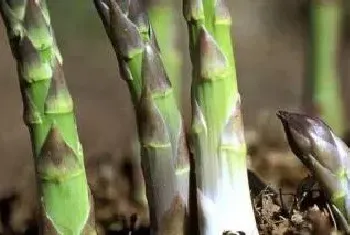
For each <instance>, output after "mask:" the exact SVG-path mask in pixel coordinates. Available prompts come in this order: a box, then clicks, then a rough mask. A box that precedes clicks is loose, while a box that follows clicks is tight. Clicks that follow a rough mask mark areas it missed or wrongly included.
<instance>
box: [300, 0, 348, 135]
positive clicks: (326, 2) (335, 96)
mask: <svg viewBox="0 0 350 235" xmlns="http://www.w3.org/2000/svg"><path fill="white" fill-rule="evenodd" d="M341 21H342V1H341V0H312V1H311V32H310V33H311V35H310V38H311V41H310V45H309V47H310V52H309V53H310V57H309V60H308V63H309V70H310V71H309V72H310V77H308V78H307V79H306V80H305V82H306V83H307V85H306V90H305V96H311V97H309V98H308V97H305V98H307V100H306V106H309V108H308V107H306V108H307V109H309V110H310V109H311V111H312V113H314V114H315V115H317V116H320V118H322V119H323V120H325V121H326V122H327V123H328V124H329V125H330V126H331V127H332V128H333V130H334V132H335V133H336V134H338V135H343V134H344V132H345V128H346V126H345V120H344V115H345V114H344V104H343V103H342V94H341V90H340V79H339V74H338V52H339V46H340V38H341ZM310 101H311V102H310ZM308 102H310V104H308Z"/></svg>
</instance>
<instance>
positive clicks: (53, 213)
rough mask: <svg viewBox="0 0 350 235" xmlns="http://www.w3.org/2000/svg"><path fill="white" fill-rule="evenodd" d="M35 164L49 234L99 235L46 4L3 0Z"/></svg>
mask: <svg viewBox="0 0 350 235" xmlns="http://www.w3.org/2000/svg"><path fill="white" fill-rule="evenodd" d="M1 15H2V18H3V20H4V22H5V25H6V27H7V32H8V37H9V40H10V44H11V48H12V53H13V56H14V57H15V59H16V61H17V68H18V74H19V78H20V88H21V93H22V99H23V105H24V122H25V123H26V125H27V126H28V128H29V130H30V137H31V141H32V149H33V155H34V161H35V169H36V178H37V183H38V186H39V187H38V188H39V201H40V205H41V208H42V217H41V219H42V221H41V222H42V226H41V230H42V232H43V234H75V235H78V234H96V232H95V225H94V218H93V216H94V215H93V205H92V199H91V196H90V191H89V188H88V184H87V180H86V175H85V167H84V158H83V149H82V146H81V144H80V142H79V138H78V133H77V127H76V123H75V117H74V113H73V101H72V98H71V96H70V94H69V91H68V89H67V87H66V83H65V78H64V74H63V69H62V57H61V55H60V52H59V50H58V48H57V46H56V42H55V38H54V33H53V30H52V28H51V25H50V17H49V13H48V10H47V7H46V2H45V1H44V0H2V1H1Z"/></svg>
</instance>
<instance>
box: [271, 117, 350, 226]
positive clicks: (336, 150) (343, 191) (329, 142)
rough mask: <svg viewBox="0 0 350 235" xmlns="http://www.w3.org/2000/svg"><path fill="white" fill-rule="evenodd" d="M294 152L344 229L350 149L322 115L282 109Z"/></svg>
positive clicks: (348, 218)
mask: <svg viewBox="0 0 350 235" xmlns="http://www.w3.org/2000/svg"><path fill="white" fill-rule="evenodd" d="M277 115H278V117H279V118H280V120H281V122H282V124H283V126H284V130H285V132H286V135H287V138H288V142H289V145H290V147H291V149H292V151H293V153H294V154H295V155H296V156H297V157H298V158H299V159H300V160H301V162H302V163H303V164H304V165H305V166H306V167H307V168H308V169H309V170H310V172H311V173H312V174H313V175H314V177H315V179H316V180H317V181H318V182H319V183H320V185H321V186H322V189H323V190H324V191H325V193H326V196H327V198H328V200H329V201H330V202H331V203H332V207H333V209H334V212H335V214H336V215H337V216H338V219H339V221H340V223H341V224H342V227H343V229H345V230H346V231H347V232H350V230H349V222H350V196H349V189H350V188H349V173H350V150H349V148H348V147H347V146H346V144H345V143H344V142H343V141H342V140H341V139H340V138H339V137H337V136H336V135H335V134H334V133H333V132H332V129H331V128H330V127H329V126H328V125H327V124H325V123H324V122H323V121H322V120H321V119H319V118H314V117H309V116H307V115H304V114H297V113H289V112H286V111H279V112H278V114H277Z"/></svg>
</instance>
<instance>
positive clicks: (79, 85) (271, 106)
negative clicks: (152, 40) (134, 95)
mask: <svg viewBox="0 0 350 235" xmlns="http://www.w3.org/2000/svg"><path fill="white" fill-rule="evenodd" d="M176 2H178V3H176V4H175V5H176V9H175V11H176V17H177V20H176V24H177V25H179V31H178V39H179V40H178V45H179V50H181V52H183V65H184V68H183V76H182V79H183V89H182V93H183V98H182V99H183V101H182V102H183V104H184V105H183V114H184V117H185V120H186V123H187V125H188V124H189V117H190V114H189V111H190V109H189V108H190V107H189V106H188V104H189V102H188V101H189V90H190V87H189V85H190V81H191V65H190V60H189V52H188V38H187V30H186V23H185V21H184V20H183V17H182V5H181V2H182V1H176ZM228 2H229V7H230V11H231V13H232V16H233V30H232V36H233V38H234V43H235V55H236V65H237V73H238V83H239V89H240V92H241V96H242V102H243V115H244V123H245V125H246V130H247V133H248V134H251V135H249V136H248V137H247V138H248V139H249V138H251V139H249V140H251V141H252V142H254V141H257V140H256V135H257V134H256V133H257V132H258V130H260V129H261V128H260V125H261V119H264V118H265V119H266V118H267V117H268V118H270V119H271V120H272V121H271V122H272V124H271V125H272V126H274V125H277V126H278V125H279V123H278V122H277V121H275V120H274V118H272V116H273V115H274V112H275V111H276V110H278V109H287V110H294V111H298V110H301V107H302V100H303V86H304V85H303V80H304V78H305V76H306V57H307V55H306V51H307V48H306V47H307V42H308V40H309V39H308V31H309V26H308V23H309V21H308V20H309V18H308V17H309V15H308V7H307V6H308V2H309V1H308V0H293V1H283V0H229V1H228ZM48 4H49V8H50V10H51V18H52V22H53V27H54V30H55V34H56V38H57V43H58V46H59V48H60V49H61V52H62V55H63V58H64V70H65V75H66V80H67V83H68V87H69V89H70V91H71V93H72V96H73V99H74V101H75V110H76V115H77V123H78V128H79V133H80V138H81V142H82V144H83V146H84V151H85V157H86V162H87V167H88V169H89V172H88V174H89V175H88V177H89V181H90V182H91V183H92V184H93V183H94V182H95V181H94V172H96V169H95V166H97V165H96V164H99V163H98V160H96V159H101V156H102V158H105V159H107V161H111V162H113V164H115V165H117V166H118V165H120V164H119V163H121V162H125V161H129V160H130V159H137V155H138V153H137V147H135V145H134V144H133V143H134V142H135V141H134V140H135V138H136V126H135V124H136V123H135V118H134V111H133V108H132V104H131V101H130V96H129V92H128V89H127V86H126V83H125V82H124V81H123V80H122V79H120V77H119V72H118V65H117V60H116V57H115V55H114V51H113V49H112V47H111V45H110V43H109V41H108V38H107V36H106V33H105V31H104V28H103V27H102V23H101V21H100V19H99V18H98V15H97V13H96V10H95V8H94V5H93V1H92V0H91V1H86V0H84V1H83V0H75V1H70V0H60V1H57V0H49V1H48ZM348 5H349V4H348ZM349 23H350V18H349V17H347V15H345V18H344V21H343V25H342V35H341V49H340V50H339V55H338V57H339V61H340V63H339V74H340V78H341V84H342V85H341V89H342V91H343V94H344V101H345V104H346V109H345V110H346V114H347V119H346V120H349V118H348V117H349V114H350V113H349V112H350V107H349V104H350V93H349V92H347V91H348V90H349V89H350V74H349V72H350V66H349V65H350V64H349V59H350V47H349V45H350V43H349V42H350V37H349V35H350V34H349V32H350V28H349V26H348V24H349ZM0 107H1V108H0V198H4V197H8V196H9V195H10V194H11V193H12V192H14V191H21V192H22V193H23V194H24V195H25V197H24V198H25V199H24V200H26V201H27V202H28V203H27V204H29V206H28V205H27V204H26V203H22V204H23V205H22V204H21V206H22V207H26V206H27V207H32V206H34V205H33V202H34V194H35V190H34V189H35V188H34V174H33V162H32V153H31V146H30V140H29V134H28V131H27V129H26V127H25V125H24V124H23V121H22V103H21V96H20V91H19V83H18V77H17V71H16V67H15V61H14V59H13V57H12V55H11V52H10V47H9V42H8V39H7V35H6V31H5V29H4V25H3V23H2V22H1V21H0ZM266 113H267V115H266ZM265 119H264V120H265ZM270 119H268V120H270ZM266 120H267V119H266ZM273 123H275V124H273ZM346 123H347V122H346ZM269 125H270V124H269ZM265 128H266V126H265ZM268 128H269V129H268V130H273V127H271V129H270V127H268ZM278 128H280V127H279V126H278V127H277V129H278ZM265 131H266V129H265ZM254 133H255V134H254ZM254 136H255V137H254ZM274 138H277V139H278V138H282V139H283V135H280V134H277V137H276V136H275V137H274ZM277 142H278V141H277ZM130 161H131V160H130ZM108 164H109V163H108ZM108 164H107V165H108ZM111 164H112V163H111ZM118 169H119V168H118ZM118 169H117V170H115V172H114V174H116V175H122V174H123V172H122V169H119V170H118ZM293 169H294V168H293ZM269 174H271V175H274V176H276V173H275V172H273V171H271V172H270V173H269ZM267 178H268V177H267ZM120 181H123V182H119V181H118V182H115V184H120V185H123V186H120V187H129V186H126V185H127V184H125V182H124V181H127V179H126V178H125V179H124V178H123V177H121V178H120ZM122 191H123V190H122ZM124 191H127V190H124ZM127 194H128V193H127V192H125V195H126V196H125V197H127ZM24 205H25V206H24ZM118 208H120V206H119V207H118ZM28 213H29V212H28ZM22 214H25V213H22ZM19 221H20V220H19ZM22 222H23V221H22ZM18 223H21V222H18ZM23 223H24V222H23Z"/></svg>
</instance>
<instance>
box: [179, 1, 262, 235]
mask: <svg viewBox="0 0 350 235" xmlns="http://www.w3.org/2000/svg"><path fill="white" fill-rule="evenodd" d="M184 16H185V19H186V20H187V23H188V30H189V36H190V54H191V60H192V64H193V81H192V108H193V111H192V112H193V118H192V136H193V150H194V156H195V165H196V166H195V167H196V177H197V185H198V187H199V200H200V208H199V210H200V213H203V217H204V218H203V219H204V221H200V222H199V229H200V233H201V234H205V235H214V234H223V233H224V231H226V230H230V231H232V232H235V231H243V232H245V234H258V231H257V228H256V222H255V217H254V212H253V209H252V203H251V200H250V194H249V186H248V177H247V166H246V144H245V140H244V136H243V134H244V133H243V132H244V130H243V123H242V117H241V109H240V105H241V101H240V95H239V92H238V88H237V79H236V68H235V61H234V53H233V45H232V41H231V24H232V22H231V17H230V14H229V12H228V9H227V7H226V5H225V2H224V0H184Z"/></svg>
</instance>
